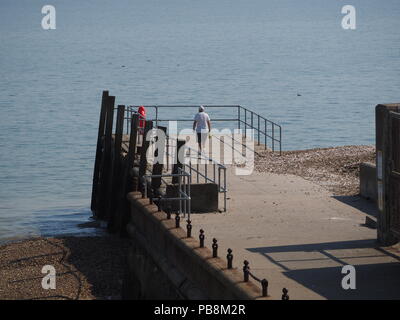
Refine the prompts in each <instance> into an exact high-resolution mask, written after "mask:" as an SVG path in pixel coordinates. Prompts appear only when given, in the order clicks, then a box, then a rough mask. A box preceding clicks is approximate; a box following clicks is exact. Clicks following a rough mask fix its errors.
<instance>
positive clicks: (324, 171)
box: [255, 146, 375, 195]
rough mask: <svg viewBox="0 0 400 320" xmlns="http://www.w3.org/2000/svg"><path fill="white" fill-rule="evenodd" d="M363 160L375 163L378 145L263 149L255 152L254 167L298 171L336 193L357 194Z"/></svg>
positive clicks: (275, 170)
mask: <svg viewBox="0 0 400 320" xmlns="http://www.w3.org/2000/svg"><path fill="white" fill-rule="evenodd" d="M361 162H370V163H375V146H343V147H334V148H317V149H309V150H297V151H284V152H282V155H281V156H280V155H279V154H277V153H272V152H268V151H264V152H261V153H260V155H258V156H257V155H256V156H255V170H256V171H259V172H272V173H277V174H293V175H297V176H300V177H303V178H304V179H306V180H310V181H312V182H315V183H317V184H319V185H320V186H323V187H325V188H326V189H328V190H329V191H331V192H332V193H333V194H335V195H357V194H359V165H360V163H361Z"/></svg>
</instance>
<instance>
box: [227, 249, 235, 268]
mask: <svg viewBox="0 0 400 320" xmlns="http://www.w3.org/2000/svg"><path fill="white" fill-rule="evenodd" d="M226 259H227V260H228V269H232V260H233V254H232V249H230V248H229V249H228V254H227V255H226Z"/></svg>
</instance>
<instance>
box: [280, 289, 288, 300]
mask: <svg viewBox="0 0 400 320" xmlns="http://www.w3.org/2000/svg"><path fill="white" fill-rule="evenodd" d="M288 292H289V290H288V289H286V288H283V289H282V293H283V294H282V300H289V295H288Z"/></svg>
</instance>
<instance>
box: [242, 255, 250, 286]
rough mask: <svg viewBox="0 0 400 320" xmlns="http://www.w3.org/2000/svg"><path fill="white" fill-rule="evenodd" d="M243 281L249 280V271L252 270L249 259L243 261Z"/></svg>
mask: <svg viewBox="0 0 400 320" xmlns="http://www.w3.org/2000/svg"><path fill="white" fill-rule="evenodd" d="M243 264H244V266H243V281H244V282H248V281H249V272H250V267H249V262H248V261H247V260H244V261H243Z"/></svg>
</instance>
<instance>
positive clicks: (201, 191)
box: [166, 183, 218, 213]
mask: <svg viewBox="0 0 400 320" xmlns="http://www.w3.org/2000/svg"><path fill="white" fill-rule="evenodd" d="M178 189H179V186H177V185H167V191H166V194H167V197H169V198H172V197H178ZM190 197H191V203H190V207H191V211H192V212H198V213H204V212H213V211H217V210H218V185H217V184H215V183H192V184H191V185H190ZM172 206H173V209H174V210H177V209H178V208H179V204H178V203H176V202H175V203H173V204H172Z"/></svg>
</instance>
